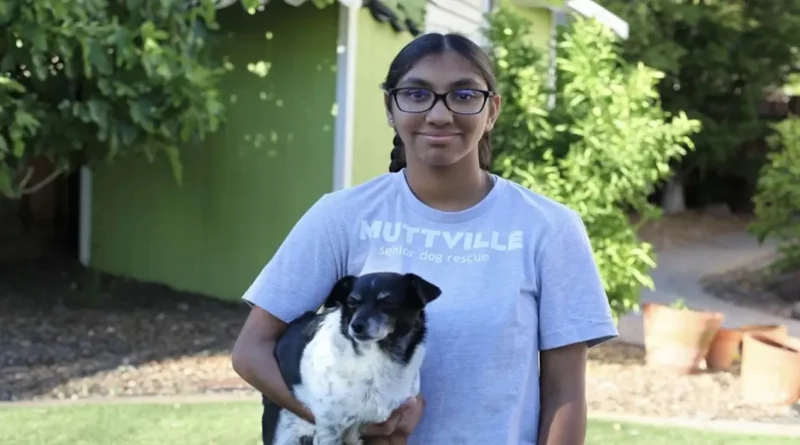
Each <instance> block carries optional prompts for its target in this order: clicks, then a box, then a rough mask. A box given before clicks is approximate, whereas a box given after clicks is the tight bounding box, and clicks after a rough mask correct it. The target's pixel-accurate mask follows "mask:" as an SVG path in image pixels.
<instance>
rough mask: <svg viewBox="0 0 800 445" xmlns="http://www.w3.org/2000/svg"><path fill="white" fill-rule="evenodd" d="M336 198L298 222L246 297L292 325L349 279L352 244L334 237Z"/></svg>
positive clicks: (316, 206) (323, 200)
mask: <svg viewBox="0 0 800 445" xmlns="http://www.w3.org/2000/svg"><path fill="white" fill-rule="evenodd" d="M330 200H331V195H330V194H328V195H324V196H323V197H322V198H320V199H319V200H318V201H317V202H316V203H314V205H312V206H311V208H309V209H308V211H306V213H305V214H304V215H303V216H302V217H301V218H300V219H299V220H298V221H297V223H296V224H295V225H294V227H293V228H292V230H291V231H290V232H289V234H288V235H287V236H286V238H285V239H284V240H283V242H282V243H281V245H280V247H279V248H278V250H277V251H276V252H275V254H274V255H273V257H272V258H271V259H270V260H269V261H268V262H267V264H266V265H265V266H264V268H263V269H262V270H261V272H260V273H259V274H258V276H257V277H256V279H255V281H254V282H253V283H252V284H251V285H250V287H249V288H248V289H247V290H246V291H245V293H244V295H243V296H242V298H243V299H244V300H245V301H246V302H248V303H250V304H253V305H256V306H258V307H260V308H262V309H264V310H265V311H267V312H269V313H271V314H272V315H274V316H275V317H277V318H279V319H281V320H283V321H284V322H286V323H289V322H291V321H292V320H294V319H295V318H297V317H299V316H300V315H302V314H303V313H304V312H306V311H315V310H317V308H319V307H320V306H321V305H322V303H323V302H324V301H325V299H326V297H327V296H328V293H329V292H330V290H331V289H332V288H333V285H334V284H335V283H336V281H337V280H338V279H339V278H341V277H342V276H343V275H344V270H345V263H346V248H345V245H346V243H345V242H344V240H342V239H340V238H334V237H333V236H332V232H335V231H333V230H332V229H331V225H332V224H335V222H334V221H331V219H333V216H334V215H335V212H334V211H333V210H334V209H333V206H332V205H331V202H330Z"/></svg>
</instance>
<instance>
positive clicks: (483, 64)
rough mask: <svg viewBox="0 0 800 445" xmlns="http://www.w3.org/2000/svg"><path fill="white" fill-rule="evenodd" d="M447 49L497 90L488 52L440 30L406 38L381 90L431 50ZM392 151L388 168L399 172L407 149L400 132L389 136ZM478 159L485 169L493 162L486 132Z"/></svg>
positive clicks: (437, 52) (480, 145) (403, 163)
mask: <svg viewBox="0 0 800 445" xmlns="http://www.w3.org/2000/svg"><path fill="white" fill-rule="evenodd" d="M446 51H455V52H456V53H458V54H459V55H461V57H464V58H465V59H467V60H468V61H470V62H472V64H473V65H474V66H475V68H476V69H477V70H478V72H479V73H481V75H482V76H483V78H484V79H485V80H486V83H487V84H488V85H489V89H490V90H492V91H497V79H496V78H495V76H494V72H493V71H492V61H491V59H489V56H488V55H487V54H486V52H484V51H483V50H482V49H481V48H480V47H479V46H478V45H476V44H475V43H474V42H473V41H472V40H470V39H468V38H466V37H464V36H462V35H459V34H439V33H429V34H423V35H422V36H420V37H417V38H416V39H414V40H412V41H411V42H409V43H408V44H407V45H406V46H405V47H404V48H403V49H402V50H400V52H399V53H398V54H397V56H396V57H395V58H394V60H393V61H392V64H391V65H389V73H388V74H387V75H386V80H385V81H384V82H383V88H384V90H390V89H392V88H394V87H396V86H397V84H398V82H400V79H402V78H403V76H405V75H406V73H407V72H408V71H410V70H411V68H413V67H414V65H415V64H416V63H417V62H419V61H420V60H421V59H423V58H425V57H427V56H430V55H432V54H443V53H445V52H446ZM386 100H387V102H386V107H387V108H389V107H390V106H391V103H390V102H389V97H388V96H387V98H386ZM392 145H393V146H394V148H392V153H391V155H390V158H391V162H390V163H389V171H390V172H392V173H395V172H399V171H400V170H401V169H403V168H404V167H405V166H406V153H405V147H404V146H403V140H402V139H401V138H400V135H398V134H397V133H395V135H394V139H393V140H392ZM478 161H479V163H480V166H481V168H482V169H484V170H488V169H489V167H490V166H491V163H492V142H491V139H490V138H489V134H488V133H484V135H483V136H482V137H481V139H480V141H479V142H478Z"/></svg>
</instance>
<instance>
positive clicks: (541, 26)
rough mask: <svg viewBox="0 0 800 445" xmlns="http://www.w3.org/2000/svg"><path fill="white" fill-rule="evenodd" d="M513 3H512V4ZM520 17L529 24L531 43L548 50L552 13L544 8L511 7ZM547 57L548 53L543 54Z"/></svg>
mask: <svg viewBox="0 0 800 445" xmlns="http://www.w3.org/2000/svg"><path fill="white" fill-rule="evenodd" d="M512 3H513V2H512ZM511 6H512V7H513V8H514V9H515V10H516V11H517V12H518V13H519V14H520V15H521V16H523V17H525V19H527V20H528V21H529V22H530V24H531V34H533V43H534V44H536V45H537V46H539V47H540V48H542V49H543V50H548V49H549V48H550V32H551V26H552V22H553V13H552V12H551V11H550V10H549V9H547V8H544V7H538V8H529V7H525V6H520V5H513V4H512V5H511ZM545 55H546V56H548V57H549V53H547V52H546V53H545Z"/></svg>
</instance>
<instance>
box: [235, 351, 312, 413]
mask: <svg viewBox="0 0 800 445" xmlns="http://www.w3.org/2000/svg"><path fill="white" fill-rule="evenodd" d="M274 349H275V342H272V341H270V342H267V341H262V342H259V343H258V344H237V345H236V346H235V347H234V351H233V354H232V360H231V361H232V365H233V369H234V371H236V373H237V374H239V376H240V377H241V378H242V379H243V380H244V381H245V382H247V383H249V384H250V385H251V386H252V387H253V388H255V389H256V390H258V391H259V392H261V393H262V394H264V395H265V396H267V398H269V399H270V400H272V401H273V402H274V403H275V404H277V405H279V406H280V407H282V408H284V409H287V410H289V411H291V412H293V413H294V414H296V415H297V416H299V417H301V418H303V419H305V420H306V421H308V422H311V423H314V415H313V414H312V413H311V412H310V411H309V410H308V409H307V408H306V407H305V406H303V404H301V403H300V402H299V401H298V400H297V399H296V398H295V397H294V395H292V392H291V391H290V390H289V387H288V386H286V383H285V382H284V381H283V377H282V376H281V371H280V368H279V367H278V362H277V361H276V360H275V358H274V356H273V355H272V354H273V350H274Z"/></svg>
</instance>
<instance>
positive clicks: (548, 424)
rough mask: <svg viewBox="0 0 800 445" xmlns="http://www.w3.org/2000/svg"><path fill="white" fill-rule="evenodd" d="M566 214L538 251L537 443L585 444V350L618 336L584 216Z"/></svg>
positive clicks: (543, 444) (547, 444) (558, 444)
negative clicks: (538, 397) (538, 401)
mask: <svg viewBox="0 0 800 445" xmlns="http://www.w3.org/2000/svg"><path fill="white" fill-rule="evenodd" d="M565 216H566V218H564V220H563V221H561V222H560V224H559V225H560V227H558V228H557V229H555V231H554V233H553V234H552V235H551V236H550V237H549V239H548V240H547V241H545V242H544V244H543V245H541V246H540V247H539V248H538V249H537V252H536V272H537V277H538V287H539V289H538V291H539V295H538V300H539V301H538V302H539V360H540V364H539V365H540V366H539V369H540V377H539V388H540V405H539V418H538V419H536V422H538V424H539V433H538V434H539V441H538V445H583V443H584V438H585V436H586V362H587V349H588V348H590V347H593V346H595V345H598V344H600V343H602V342H604V341H607V340H609V339H611V338H614V337H616V336H617V335H618V334H617V328H616V325H615V323H614V319H613V317H612V315H611V308H610V306H609V303H608V298H607V296H606V293H605V290H604V286H603V280H602V278H601V276H600V271H599V269H598V267H597V264H596V263H595V261H594V255H593V252H592V246H591V243H590V240H589V236H588V234H587V232H586V229H585V227H584V225H583V221H582V220H581V218H580V216H579V215H578V214H577V213H575V212H573V211H569V212H568V213H567V214H566V215H565Z"/></svg>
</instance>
